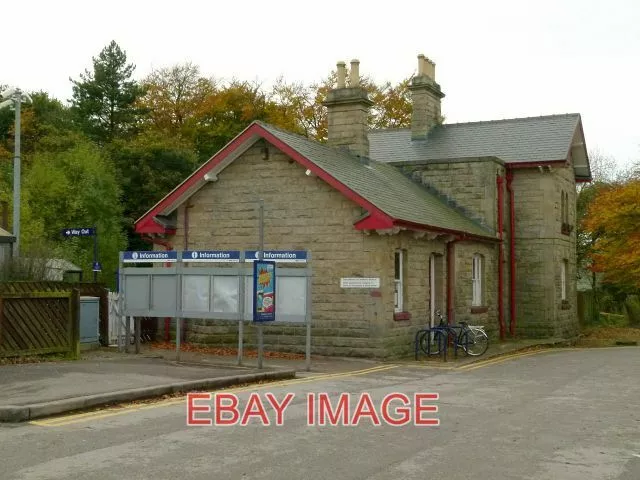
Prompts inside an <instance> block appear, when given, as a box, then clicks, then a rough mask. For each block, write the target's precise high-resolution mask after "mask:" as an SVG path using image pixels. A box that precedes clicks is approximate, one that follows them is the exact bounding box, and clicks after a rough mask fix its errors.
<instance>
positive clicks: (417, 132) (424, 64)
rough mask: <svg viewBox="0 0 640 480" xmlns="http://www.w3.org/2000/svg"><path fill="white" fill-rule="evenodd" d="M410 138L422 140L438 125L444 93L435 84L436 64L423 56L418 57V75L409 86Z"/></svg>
mask: <svg viewBox="0 0 640 480" xmlns="http://www.w3.org/2000/svg"><path fill="white" fill-rule="evenodd" d="M409 90H411V100H412V102H413V113H412V114H411V138H412V139H424V138H426V136H427V134H428V133H429V131H430V130H431V129H432V128H433V127H434V126H435V125H437V124H438V123H440V119H441V115H440V100H441V99H442V98H444V93H442V90H440V85H438V84H437V83H436V64H435V63H433V62H432V61H431V60H429V59H428V58H426V57H425V56H424V55H422V54H420V55H418V75H416V76H415V77H413V80H412V81H411V85H410V86H409Z"/></svg>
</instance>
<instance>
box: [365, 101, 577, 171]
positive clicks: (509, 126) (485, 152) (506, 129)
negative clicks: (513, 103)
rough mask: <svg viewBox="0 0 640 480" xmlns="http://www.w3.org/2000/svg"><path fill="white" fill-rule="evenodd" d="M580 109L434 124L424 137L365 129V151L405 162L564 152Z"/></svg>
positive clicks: (538, 158)
mask: <svg viewBox="0 0 640 480" xmlns="http://www.w3.org/2000/svg"><path fill="white" fill-rule="evenodd" d="M579 122H580V114H577V113H571V114H564V115H549V116H543V117H528V118H514V119H506V120H494V121H487V122H472V123H452V124H445V125H441V126H438V127H436V128H434V129H433V130H432V131H431V132H430V133H429V136H428V138H425V140H414V141H412V140H411V129H410V128H401V129H389V130H373V131H371V132H369V152H370V157H371V158H372V159H373V160H376V161H378V162H385V163H394V164H396V163H411V162H424V161H428V160H446V159H456V158H469V157H498V158H500V159H501V160H503V161H504V162H506V163H516V162H544V161H553V160H564V159H565V158H567V153H568V152H569V147H570V145H571V143H572V140H573V136H574V134H575V131H576V128H577V126H578V124H579Z"/></svg>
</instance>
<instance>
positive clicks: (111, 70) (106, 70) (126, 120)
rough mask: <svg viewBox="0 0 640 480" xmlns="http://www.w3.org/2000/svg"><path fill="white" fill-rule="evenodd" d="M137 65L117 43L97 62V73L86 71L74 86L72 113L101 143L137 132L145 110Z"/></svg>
mask: <svg viewBox="0 0 640 480" xmlns="http://www.w3.org/2000/svg"><path fill="white" fill-rule="evenodd" d="M134 70H135V65H133V64H131V63H127V55H126V52H124V51H123V50H122V49H121V48H120V47H119V46H118V44H117V43H116V42H115V41H111V43H110V44H109V45H107V46H106V47H105V48H103V49H102V51H101V52H100V54H99V55H98V57H97V58H95V57H94V58H93V71H89V70H85V72H84V73H83V74H80V80H73V79H70V80H71V82H72V83H73V98H72V100H71V103H72V107H71V108H72V111H73V113H74V114H75V119H76V121H77V122H78V124H79V125H80V127H81V128H82V130H83V131H84V132H85V133H86V134H87V135H88V136H89V137H90V138H92V139H93V140H95V141H98V142H100V143H105V142H110V141H111V140H113V139H114V138H122V137H124V136H127V135H129V134H131V133H132V132H134V131H135V130H136V126H137V124H138V122H139V118H140V115H142V114H143V112H142V110H141V109H140V108H138V107H137V106H136V100H137V99H138V98H139V97H140V96H141V95H142V94H143V89H142V87H141V86H140V85H139V84H138V83H137V82H136V81H135V80H133V79H132V76H133V72H134Z"/></svg>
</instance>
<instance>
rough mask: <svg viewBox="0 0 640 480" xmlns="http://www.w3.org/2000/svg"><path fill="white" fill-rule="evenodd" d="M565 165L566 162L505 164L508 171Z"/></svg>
mask: <svg viewBox="0 0 640 480" xmlns="http://www.w3.org/2000/svg"><path fill="white" fill-rule="evenodd" d="M565 163H567V161H566V160H549V161H544V162H519V163H516V162H511V163H507V164H506V167H507V168H510V169H514V168H535V167H537V166H538V165H562V164H565Z"/></svg>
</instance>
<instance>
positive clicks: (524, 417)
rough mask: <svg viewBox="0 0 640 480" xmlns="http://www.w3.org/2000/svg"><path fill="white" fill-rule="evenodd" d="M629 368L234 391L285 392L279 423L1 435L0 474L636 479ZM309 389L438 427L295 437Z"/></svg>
mask: <svg viewBox="0 0 640 480" xmlns="http://www.w3.org/2000/svg"><path fill="white" fill-rule="evenodd" d="M639 370H640V349H639V348H619V349H597V350H561V349H558V350H553V351H549V352H544V353H539V354H535V355H530V356H522V357H518V358H513V359H510V360H505V361H502V362H500V363H493V364H487V365H486V366H483V367H482V368H478V369H474V370H457V371H455V370H454V371H449V370H446V371H434V370H429V369H419V368H409V367H407V366H398V367H395V368H390V369H388V370H377V371H371V372H370V373H368V374H356V375H349V374H347V373H344V374H342V375H336V374H331V375H317V376H316V378H315V379H314V380H313V381H311V379H309V378H301V379H299V380H294V381H292V382H289V383H288V384H287V385H286V386H278V387H275V388H274V387H266V386H255V388H253V389H252V390H249V391H244V392H242V393H239V394H238V395H239V399H240V405H241V407H245V406H246V405H247V402H248V398H249V396H250V394H251V393H256V392H257V393H261V394H262V395H264V392H267V391H270V392H272V393H273V394H274V395H276V397H277V398H282V397H283V396H284V395H285V394H286V393H288V392H293V393H294V394H295V398H294V400H293V401H292V404H291V405H290V406H289V408H288V409H287V410H286V412H285V423H284V425H282V426H276V425H269V426H263V425H261V424H260V423H259V422H257V421H255V420H253V421H251V422H250V424H249V425H247V426H245V427H242V426H230V427H223V426H211V427H187V426H186V424H185V420H186V415H185V404H184V403H183V402H179V403H177V404H176V403H173V404H171V405H162V404H159V405H157V406H155V407H150V408H144V409H133V408H132V409H129V410H126V409H125V410H123V411H119V412H107V414H106V415H105V416H102V417H100V416H97V417H89V418H86V417H80V418H76V419H74V418H73V417H72V418H67V419H64V420H63V421H61V422H59V423H57V424H55V423H49V424H47V425H45V424H42V423H41V424H38V425H31V424H21V425H19V426H0V445H1V446H2V458H3V464H2V473H1V475H0V477H1V478H3V479H4V478H6V479H12V480H26V479H34V480H35V479H37V480H49V479H59V478H65V479H68V480H74V479H86V478H92V479H94V480H107V479H120V478H130V479H148V478H153V479H155V480H163V479H173V478H176V477H177V478H189V479H195V480H197V479H210V478H216V479H240V478H242V479H278V480H281V479H285V478H306V479H309V480H315V479H318V480H321V479H322V480H324V479H326V478H339V479H341V480H343V479H344V480H352V479H353V480H356V479H367V480H387V479H392V478H402V479H403V480H412V479H420V480H424V479H431V478H447V479H451V480H458V479H465V480H466V479H468V478H478V479H492V480H493V479H496V480H510V479H513V480H516V479H518V480H578V479H579V480H585V479H586V480H602V479H604V478H607V479H618V480H631V479H637V478H640V457H639V455H640V434H639V432H640V400H639V399H640V381H638V373H637V372H638V371H639ZM295 382H298V383H295ZM319 392H328V393H329V395H330V397H331V400H332V401H333V402H334V405H335V404H336V403H335V402H336V401H337V399H338V396H339V395H340V394H341V393H343V392H351V393H354V394H360V393H363V392H368V393H369V394H371V396H372V398H373V399H374V401H375V402H376V405H379V402H380V401H381V399H382V398H383V397H384V395H385V394H388V393H391V392H403V393H406V394H408V395H412V394H413V393H416V392H437V393H439V394H440V399H439V400H438V402H437V403H438V406H439V411H438V413H437V417H438V418H439V419H440V420H441V424H440V426H438V427H416V426H414V425H407V426H404V427H391V426H385V425H383V426H372V425H371V424H370V422H369V421H368V420H366V419H365V420H364V421H363V422H362V423H361V424H360V425H359V426H357V427H330V426H325V427H320V426H318V425H316V426H308V425H307V422H306V412H307V405H306V401H305V398H306V395H307V394H308V393H319ZM350 411H351V412H353V406H352V408H351V409H350ZM268 414H269V416H270V418H271V419H272V420H273V419H274V418H275V417H274V415H273V412H272V411H271V410H269V413H268Z"/></svg>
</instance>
